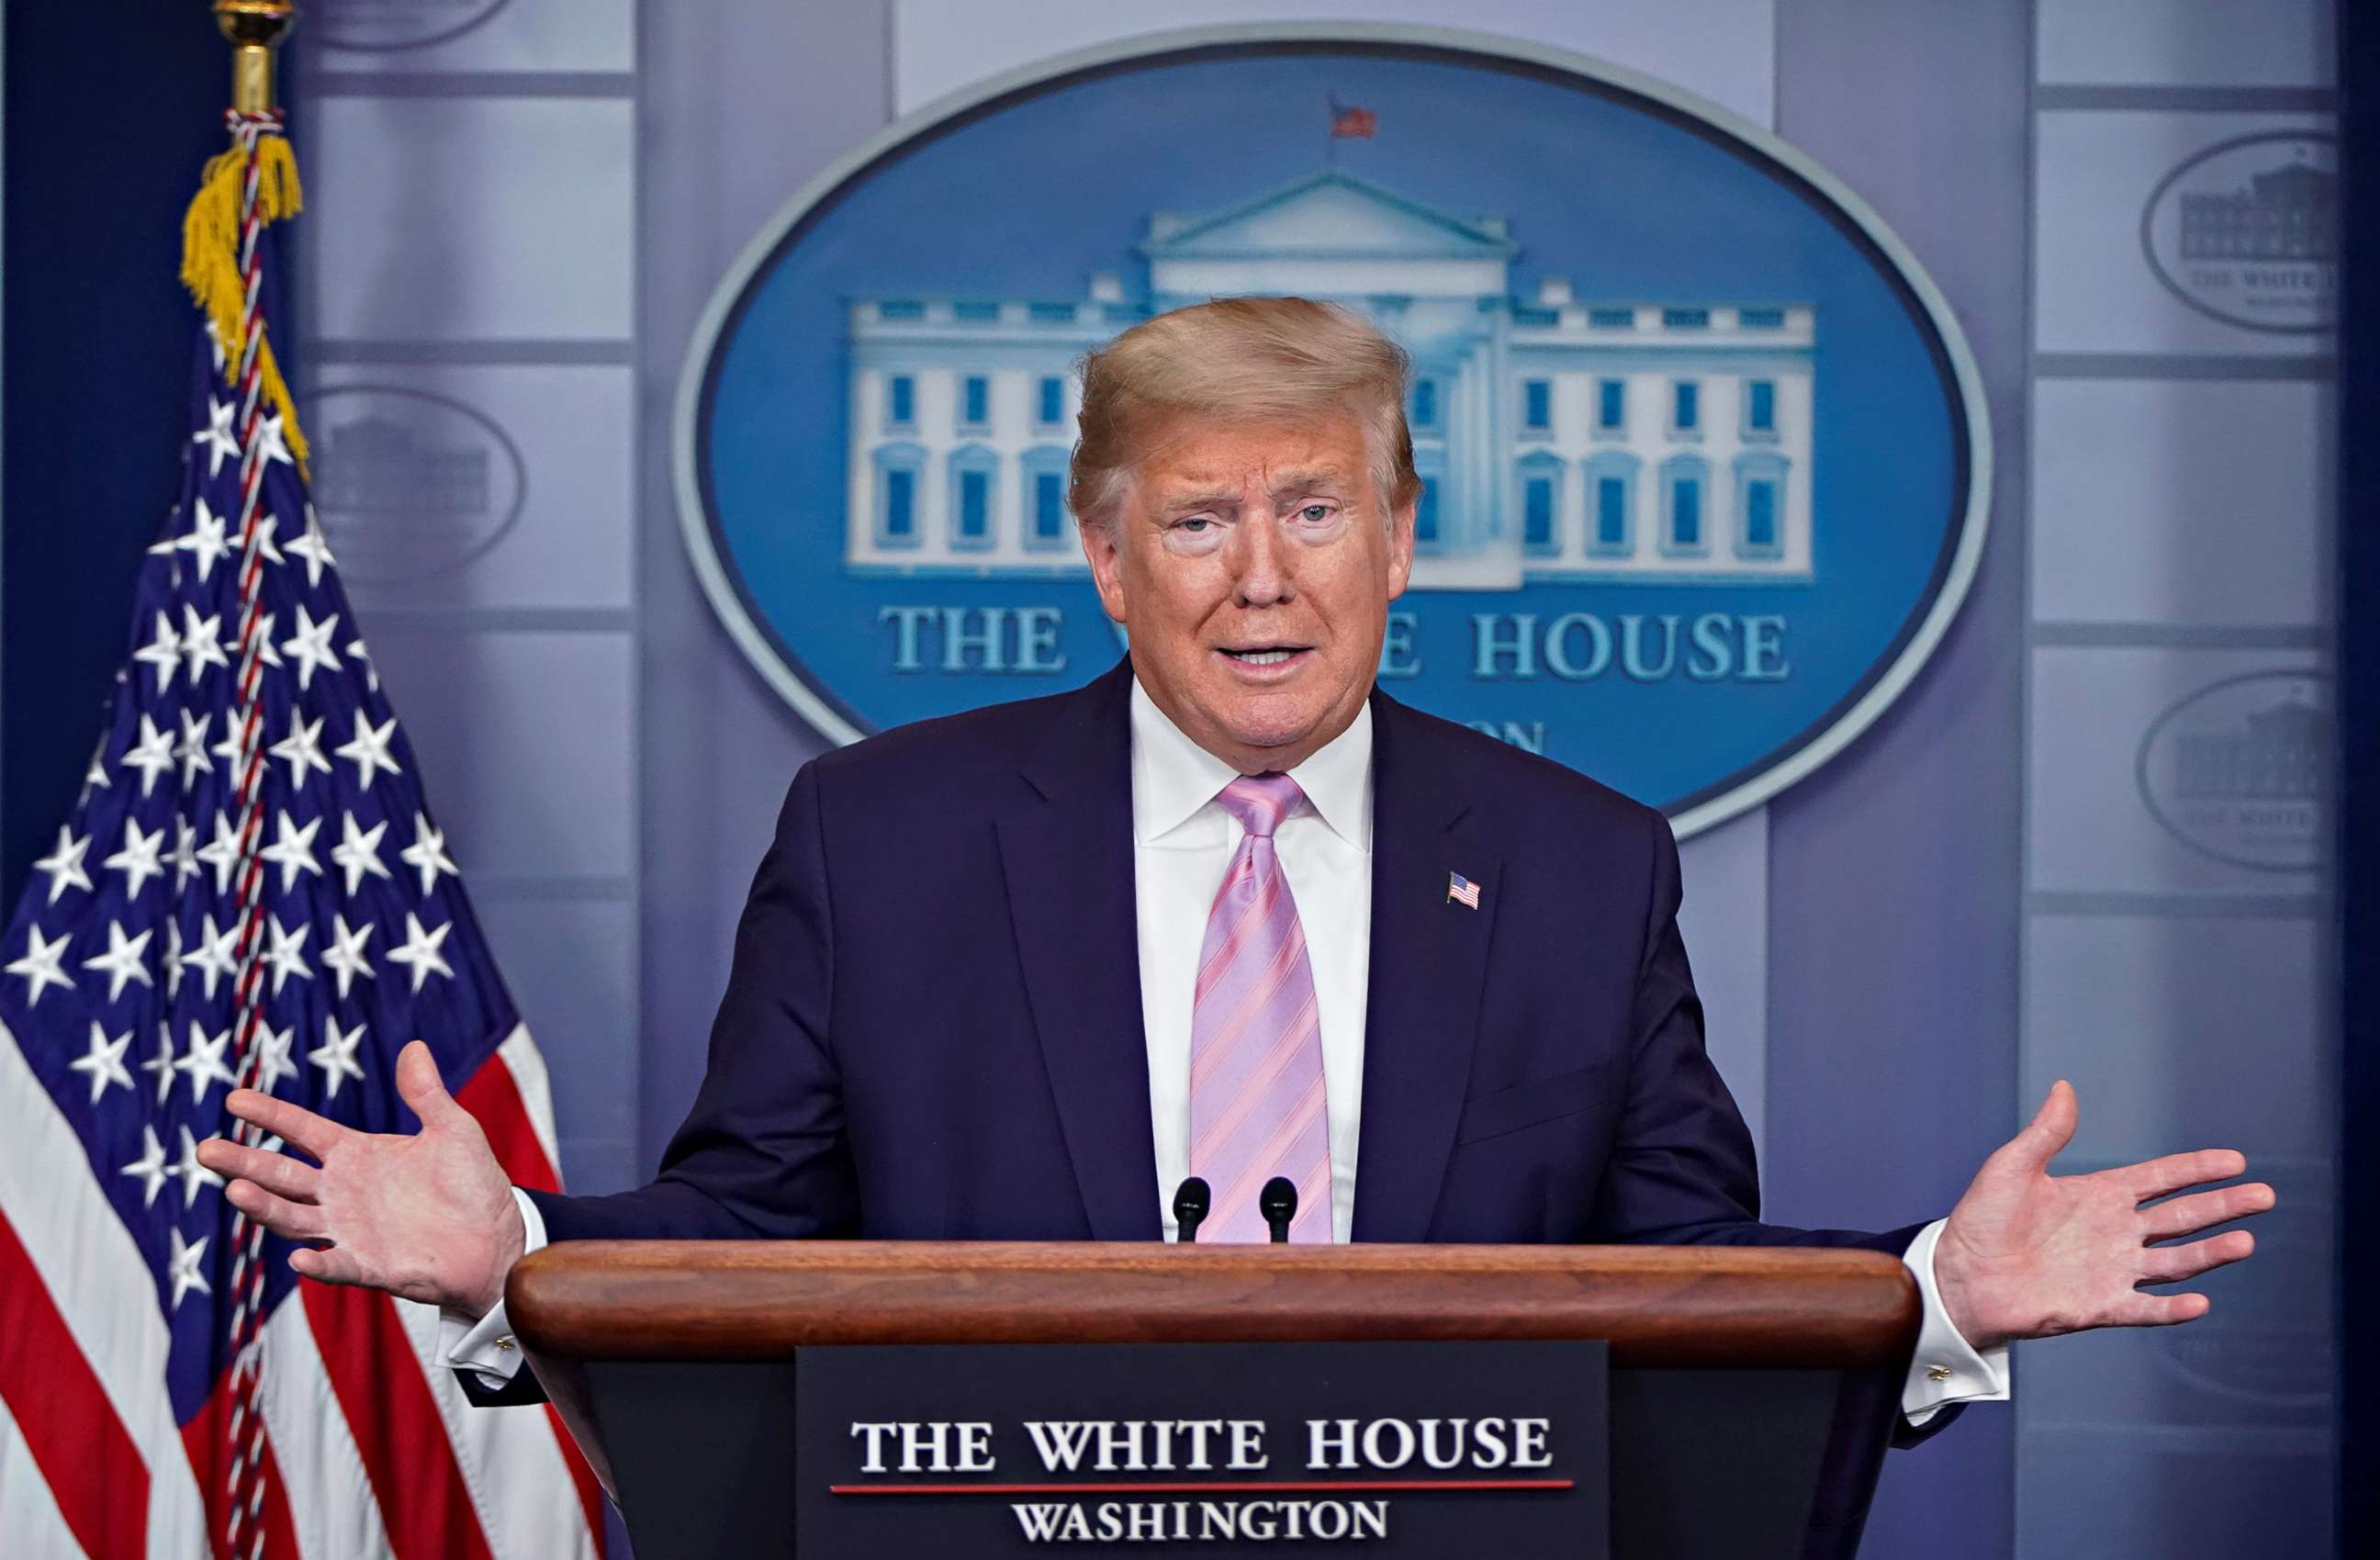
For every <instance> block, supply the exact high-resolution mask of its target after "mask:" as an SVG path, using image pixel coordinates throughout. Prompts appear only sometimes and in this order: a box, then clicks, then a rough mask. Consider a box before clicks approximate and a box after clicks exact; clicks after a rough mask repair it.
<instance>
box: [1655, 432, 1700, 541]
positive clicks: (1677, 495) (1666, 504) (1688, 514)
mask: <svg viewBox="0 0 2380 1560" xmlns="http://www.w3.org/2000/svg"><path fill="white" fill-rule="evenodd" d="M1709 493H1710V467H1709V466H1708V464H1707V463H1706V462H1705V461H1704V460H1703V459H1702V458H1701V457H1700V456H1698V455H1673V456H1671V457H1670V459H1669V460H1667V461H1664V462H1662V464H1661V550H1662V551H1664V552H1668V553H1694V552H1707V551H1708V550H1710V539H1709V534H1708V529H1707V526H1706V520H1707V518H1708V517H1707V516H1706V514H1705V513H1704V503H1705V501H1706V499H1707V498H1708V497H1709Z"/></svg>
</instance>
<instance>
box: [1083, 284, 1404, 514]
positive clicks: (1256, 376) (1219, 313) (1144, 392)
mask: <svg viewBox="0 0 2380 1560" xmlns="http://www.w3.org/2000/svg"><path fill="white" fill-rule="evenodd" d="M1409 368H1410V365H1409V364H1408V362H1407V360H1406V357H1405V354H1404V349H1403V348H1402V347H1400V346H1399V345H1397V344H1396V343H1394V342H1392V341H1390V339H1389V338H1388V337H1387V336H1385V335H1382V334H1381V333H1379V332H1378V330H1376V329H1374V328H1373V327H1372V326H1371V325H1370V324H1369V323H1368V322H1366V320H1363V319H1361V318H1360V317H1358V316H1357V315H1355V314H1354V313H1352V312H1350V311H1349V310H1347V309H1344V308H1339V307H1338V306H1337V305H1335V304H1328V303H1317V302H1315V301H1314V300H1312V299H1310V298H1297V297H1279V298H1269V297H1241V298H1218V299H1216V300H1215V301H1213V302H1211V303H1201V304H1193V305H1191V306H1190V307H1188V308H1177V309H1173V310H1172V311H1171V312H1169V313H1165V314H1160V315H1159V316H1157V317H1156V318H1155V319H1153V320H1143V321H1142V322H1141V323H1139V324H1137V325H1135V326H1134V327H1133V328H1132V329H1131V330H1129V331H1126V332H1124V333H1123V334H1122V335H1120V336H1118V337H1116V338H1115V340H1113V341H1111V342H1110V343H1108V345H1106V346H1104V347H1101V348H1100V349H1099V350H1098V351H1096V352H1094V353H1092V354H1091V355H1090V356H1089V357H1086V358H1085V359H1084V360H1083V410H1082V417H1081V424H1080V431H1079V433H1078V436H1077V437H1076V439H1075V455H1074V463H1073V466H1072V469H1071V470H1070V472H1069V473H1068V481H1067V490H1066V502H1067V507H1068V508H1070V509H1072V510H1073V511H1074V512H1075V519H1076V520H1077V521H1078V522H1080V523H1081V524H1083V525H1086V526H1104V525H1107V524H1108V523H1109V522H1111V520H1113V519H1114V518H1115V511H1116V506H1117V505H1118V504H1119V503H1120V502H1123V494H1124V490H1125V489H1126V488H1127V487H1128V486H1129V485H1130V483H1131V481H1132V478H1133V474H1134V472H1135V469H1136V468H1137V467H1138V466H1139V465H1140V462H1141V461H1142V460H1143V459H1145V458H1146V457H1147V454H1148V453H1149V451H1148V441H1149V439H1150V437H1151V435H1152V434H1153V433H1154V431H1155V430H1156V429H1157V428H1158V427H1159V426H1160V425H1161V424H1162V423H1163V422H1165V421H1166V420H1168V419H1170V418H1172V417H1184V416H1187V417H1232V418H1245V419H1247V420H1250V421H1283V422H1299V421H1307V420H1311V419H1312V418H1314V417H1317V416H1327V415H1329V414H1331V413H1334V412H1335V413H1343V414H1347V415H1351V416H1353V417H1354V418H1355V420H1356V421H1357V422H1358V423H1360V424H1361V425H1362V426H1363V429H1364V435H1365V441H1366V447H1367V448H1368V449H1369V450H1370V452H1371V456H1372V479H1373V482H1374V485H1375V486H1376V487H1377V488H1378V490H1379V491H1380V492H1382V493H1384V494H1386V495H1388V502H1389V507H1390V513H1394V512H1395V511H1396V510H1398V509H1401V508H1403V507H1404V506H1405V505H1406V504H1408V503H1410V502H1413V500H1414V498H1415V495H1417V494H1418V493H1419V492H1420V491H1421V478H1420V477H1419V476H1417V475H1416V474H1415V471H1414V455H1413V434H1412V432H1411V430H1410V429H1407V428H1406V426H1405V384H1406V378H1407V374H1408V372H1409ZM1382 518H1383V519H1385V518H1386V516H1385V515H1384V516H1383V517H1382Z"/></svg>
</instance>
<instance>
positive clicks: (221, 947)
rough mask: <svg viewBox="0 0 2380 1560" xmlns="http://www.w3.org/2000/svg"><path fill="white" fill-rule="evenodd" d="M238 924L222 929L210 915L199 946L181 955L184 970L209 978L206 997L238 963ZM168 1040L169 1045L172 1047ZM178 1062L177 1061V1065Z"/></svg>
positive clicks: (213, 994) (212, 994)
mask: <svg viewBox="0 0 2380 1560" xmlns="http://www.w3.org/2000/svg"><path fill="white" fill-rule="evenodd" d="M238 947H239V924H238V923H237V922H234V923H233V924H232V925H228V926H226V927H225V928H224V929H223V930H222V931H220V932H218V931H216V930H215V918H214V917H213V916H212V915H209V916H208V917H207V918H206V924H205V925H203V926H201V927H200V931H199V941H198V946H197V947H195V948H193V949H190V950H189V951H188V952H187V953H185V954H183V955H182V956H181V961H182V968H183V970H184V971H185V972H187V971H190V970H196V971H198V972H199V973H200V974H201V975H204V976H205V977H206V982H207V1000H208V1001H210V1002H212V1001H213V1000H214V999H215V981H216V979H217V978H218V977H223V976H228V975H230V973H232V970H233V968H234V966H236V965H237V963H238V962H239V954H238V952H237V949H238ZM171 1044H172V1042H171V1041H170V1040H169V1041H168V1042H167V1045H168V1046H171ZM177 1065H178V1064H177Z"/></svg>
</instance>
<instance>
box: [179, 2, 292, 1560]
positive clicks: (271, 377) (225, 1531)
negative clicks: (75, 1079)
mask: <svg viewBox="0 0 2380 1560" xmlns="http://www.w3.org/2000/svg"><path fill="white" fill-rule="evenodd" d="M212 10H213V12H214V18H215V26H216V27H217V28H218V29H219V30H221V31H222V33H223V35H224V37H225V40H226V41H227V42H230V44H231V45H232V76H231V89H232V91H231V96H232V102H231V111H230V114H229V115H228V116H227V118H228V122H229V125H230V127H231V131H232V151H230V152H228V153H226V154H225V157H223V158H219V159H217V160H216V162H215V163H212V164H210V175H209V178H208V180H207V181H206V183H207V184H208V185H213V184H214V183H215V182H216V180H215V174H216V172H217V171H218V170H219V171H220V173H221V174H222V175H223V176H224V181H225V185H226V186H229V184H230V181H231V180H233V179H236V180H237V197H236V200H234V202H233V205H234V211H227V212H219V213H218V215H219V216H235V214H236V220H235V221H234V223H233V224H231V225H230V226H229V229H228V231H224V230H220V229H219V230H218V231H217V232H216V233H215V235H214V236H215V237H216V238H217V239H218V240H220V239H222V238H226V237H228V238H231V239H233V244H232V246H231V248H230V250H229V252H228V253H219V254H218V255H217V256H216V257H215V260H216V263H217V264H218V265H220V264H221V263H222V262H224V261H226V260H227V261H229V262H230V264H231V265H232V266H233V267H234V268H235V271H234V272H233V275H234V276H235V277H236V280H237V289H238V291H237V304H236V305H234V306H232V307H233V309H234V310H235V311H236V312H234V313H233V314H231V315H230V316H229V318H230V321H231V323H232V325H233V328H232V329H231V330H229V331H224V330H222V328H221V327H222V324H223V323H224V322H225V321H224V320H219V319H213V318H212V317H213V316H214V314H215V310H214V309H212V308H209V309H208V312H209V314H210V317H211V320H212V323H213V327H214V328H215V329H216V331H217V334H218V340H219V341H220V342H221V345H222V346H223V349H224V356H223V358H222V363H223V367H224V369H225V377H226V380H227V381H228V387H229V388H231V389H232V390H233V392H234V401H235V405H237V417H238V427H239V433H238V448H239V462H240V507H239V514H238V529H237V533H236V534H237V536H238V538H239V543H240V573H239V616H238V633H237V640H238V645H239V652H238V659H237V671H236V683H235V695H234V707H233V711H232V719H233V720H234V721H235V722H236V724H235V726H234V728H233V732H232V733H231V735H232V736H233V737H234V742H235V753H234V756H233V760H232V766H233V767H232V772H231V776H230V779H231V782H232V789H233V791H234V792H235V794H236V796H237V810H238V816H239V834H238V839H239V849H238V856H237V884H238V904H239V910H238V912H237V917H236V923H235V924H236V925H237V926H238V928H239V935H238V941H237V945H236V948H237V954H236V968H237V973H236V974H235V976H234V980H235V986H234V988H233V989H234V997H233V1010H234V1018H233V1024H232V1031H233V1034H234V1035H235V1036H236V1039H235V1041H234V1052H235V1055H236V1057H237V1061H236V1063H235V1065H234V1068H233V1072H234V1076H235V1078H236V1079H237V1082H238V1084H239V1086H241V1087H243V1088H252V1087H254V1086H255V1085H256V1083H257V1082H258V1079H257V1065H258V1061H259V1058H260V1056H261V1047H260V1046H258V1044H257V1038H258V1031H259V1028H260V1026H261V1022H262V1003H263V997H264V990H263V983H264V970H263V962H262V960H261V953H262V944H263V941H264V937H263V926H264V920H265V916H264V906H263V893H262V889H263V882H264V863H263V861H262V860H261V849H260V847H261V839H260V836H261V833H262V829H263V815H262V806H261V804H262V792H263V783H262V782H263V772H262V771H263V764H264V753H263V734H264V733H263V729H262V728H263V720H262V717H263V707H262V703H261V697H260V689H259V682H260V671H261V654H262V652H263V650H264V649H265V648H266V647H265V646H264V645H263V644H262V640H263V637H264V634H265V632H266V627H267V624H268V623H269V622H270V620H269V619H267V618H265V617H263V616H262V614H261V610H260V601H261V590H262V583H263V563H264V559H263V556H262V553H263V550H264V538H265V537H266V536H267V535H268V534H269V533H270V531H271V529H272V528H273V526H275V524H276V522H275V521H274V519H273V517H272V516H271V515H269V514H267V513H266V510H265V507H264V503H263V485H264V481H263V479H264V475H265V469H266V467H267V466H268V465H269V464H270V456H269V454H268V453H267V452H266V449H265V446H264V444H263V443H262V441H261V437H260V436H261V431H262V429H263V425H264V424H265V423H266V422H267V421H268V420H269V421H271V422H273V423H274V424H276V425H278V424H286V425H287V429H288V432H289V433H290V434H291V435H292V436H294V435H295V433H296V426H295V424H296V419H295V417H294V415H292V414H290V413H289V412H287V410H286V409H285V408H286V402H287V388H286V386H285V384H283V383H282V381H281V378H280V375H279V373H278V371H277V370H276V369H273V358H272V354H271V349H270V347H269V346H268V345H267V330H266V321H265V319H264V315H263V313H262V303H263V297H264V295H263V289H262V287H261V282H262V274H261V271H262V266H263V261H264V256H263V253H262V251H261V247H260V243H259V240H260V238H261V236H262V232H263V228H264V226H265V225H266V224H267V223H269V222H270V221H272V220H274V219H275V218H276V217H282V216H286V215H288V214H290V213H291V212H294V211H295V210H296V208H297V202H298V199H299V198H298V196H297V180H296V171H295V166H294V164H293V163H290V162H289V160H288V152H287V148H286V143H285V141H284V140H283V139H282V136H281V113H280V108H279V105H278V104H276V103H274V101H273V60H274V54H275V52H276V50H277V49H278V48H279V46H280V43H281V41H282V40H283V39H284V38H285V37H286V36H287V35H288V32H289V29H290V27H291V26H292V25H293V24H294V22H295V21H296V19H297V6H296V5H295V4H293V3H292V0H213V3H212ZM268 147H270V149H271V155H270V156H268V154H267V148H268ZM268 162H270V163H272V164H273V168H274V173H273V179H272V193H271V196H270V197H269V198H265V199H260V197H262V196H264V195H265V190H266V178H265V169H266V165H267V163H268ZM218 193H220V194H222V195H225V196H229V195H230V188H229V187H225V188H223V189H221V190H220V191H219V192H218ZM205 203H206V195H205V193H204V190H203V189H202V192H201V195H200V202H199V205H198V206H197V207H195V208H194V217H193V219H192V220H191V221H189V222H188V223H186V224H185V228H184V233H185V240H186V244H190V245H192V246H193V248H194V249H195V248H203V247H204V236H205V234H206V230H207V224H205V223H204V221H203V220H202V219H201V218H200V217H198V216H197V215H196V214H195V213H196V212H200V211H203V209H204V206H205ZM193 258H194V257H193V254H192V253H187V252H186V255H185V275H186V276H188V277H194V278H195V277H196V276H198V275H200V274H201V272H194V271H192V269H191V261H192V260H193ZM194 290H195V289H194ZM216 301H219V302H220V301H223V300H216ZM200 302H201V306H202V307H206V305H207V302H208V300H207V298H206V297H205V296H204V293H203V292H202V293H201V296H200ZM269 407H280V408H283V410H282V412H281V413H280V415H277V416H273V417H269V418H268V416H267V413H268V408H269ZM265 1086H266V1087H268V1088H270V1087H271V1086H272V1081H271V1080H270V1079H267V1080H265ZM235 1136H236V1138H237V1140H238V1141H239V1142H241V1143H248V1144H250V1145H253V1144H254V1143H256V1141H257V1139H258V1134H257V1133H256V1131H254V1130H253V1129H252V1128H250V1127H249V1125H248V1124H247V1123H246V1122H242V1123H241V1124H240V1127H239V1130H238V1131H237V1132H236V1133H235ZM263 1243H264V1227H263V1226H261V1225H260V1224H257V1223H255V1222H254V1221H253V1220H250V1219H249V1218H248V1216H247V1215H245V1214H242V1213H240V1212H239V1211H238V1210H237V1209H235V1210H233V1218H232V1234H231V1244H232V1248H233V1261H232V1278H231V1286H230V1289H231V1297H232V1302H233V1303H232V1310H231V1322H230V1336H229V1338H228V1340H227V1341H228V1343H229V1345H230V1351H229V1363H230V1370H229V1383H228V1385H229V1387H230V1392H231V1404H230V1413H229V1415H228V1417H227V1420H226V1422H225V1429H224V1442H223V1447H222V1451H223V1453H224V1454H225V1456H224V1467H223V1468H222V1469H221V1473H222V1476H223V1486H222V1488H221V1490H220V1492H219V1495H220V1499H221V1502H222V1504H221V1506H219V1507H217V1509H219V1510H220V1511H221V1512H222V1515H223V1522H224V1526H223V1528H222V1530H221V1539H222V1553H223V1554H225V1555H226V1556H229V1557H230V1560H258V1557H259V1556H260V1555H261V1553H262V1551H263V1547H264V1541H265V1527H266V1522H265V1518H264V1512H263V1509H262V1508H263V1496H264V1493H265V1490H264V1482H265V1476H264V1467H263V1463H264V1416H263V1408H264V1403H263V1396H264V1383H263V1377H264V1369H263V1367H264V1360H263V1350H262V1324H263V1315H264V1251H263ZM210 1493H215V1492H210ZM210 1504H211V1505H212V1502H211V1503H210ZM210 1526H211V1527H212V1524H210Z"/></svg>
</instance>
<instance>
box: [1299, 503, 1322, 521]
mask: <svg viewBox="0 0 2380 1560" xmlns="http://www.w3.org/2000/svg"><path fill="white" fill-rule="evenodd" d="M1297 517H1298V518H1299V519H1300V520H1304V521H1306V522H1307V523H1309V524H1311V525H1316V526H1318V525H1320V524H1322V522H1324V521H1325V520H1328V519H1330V505H1329V504H1327V503H1309V504H1307V505H1306V506H1305V508H1304V509H1301V510H1299V511H1298V512H1297Z"/></svg>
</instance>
